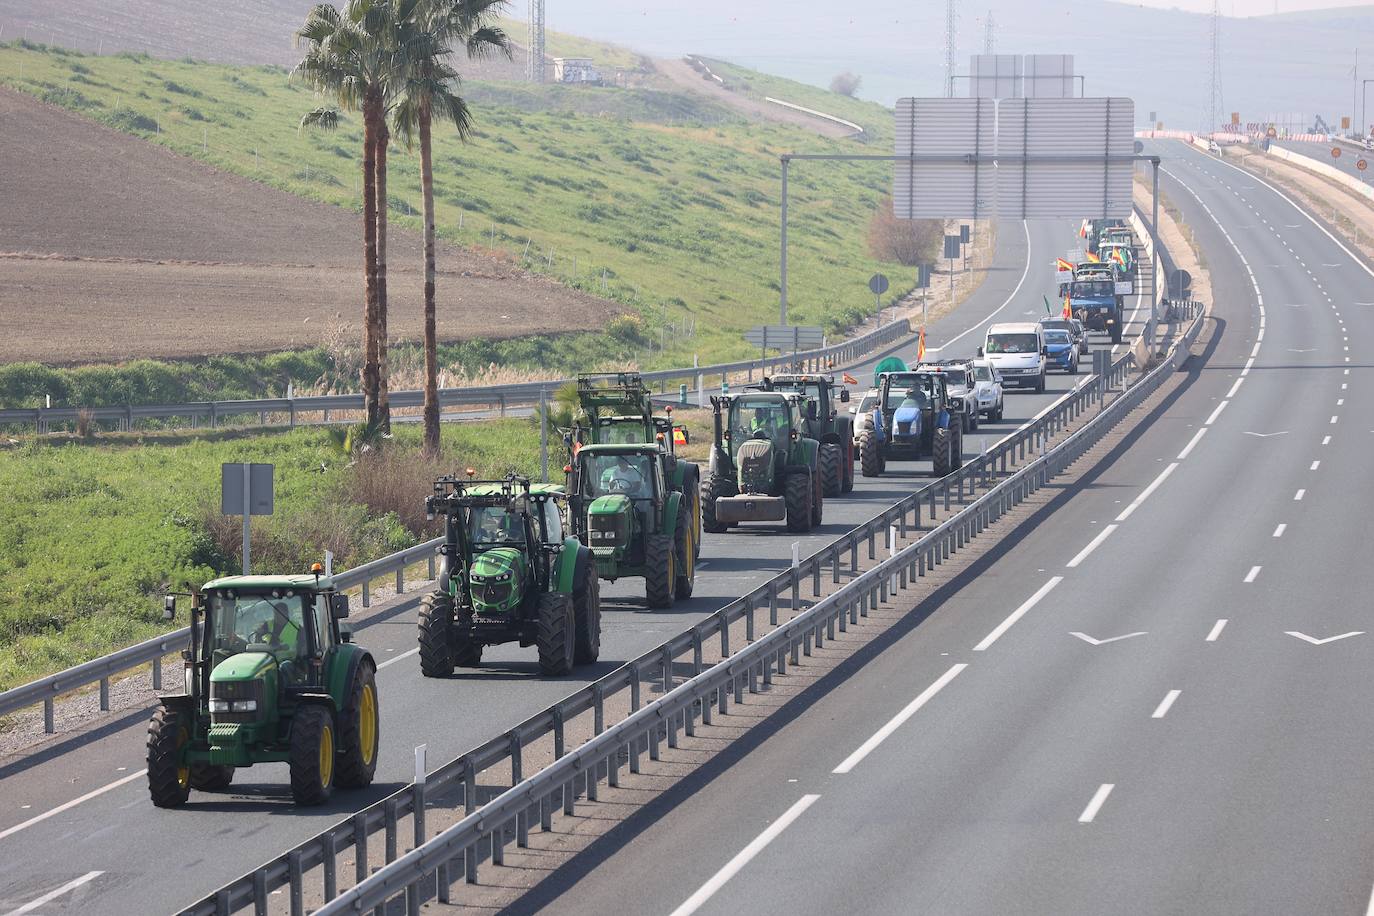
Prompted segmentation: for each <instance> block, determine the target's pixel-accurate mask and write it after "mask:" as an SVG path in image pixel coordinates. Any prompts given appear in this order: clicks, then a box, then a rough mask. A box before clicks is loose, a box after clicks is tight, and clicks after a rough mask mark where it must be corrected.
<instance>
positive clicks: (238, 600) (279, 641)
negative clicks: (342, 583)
mask: <svg viewBox="0 0 1374 916" xmlns="http://www.w3.org/2000/svg"><path fill="white" fill-rule="evenodd" d="M209 604H210V620H211V621H212V630H211V632H210V651H211V653H212V654H215V653H217V654H215V655H214V656H213V657H214V658H215V660H216V663H218V661H220V660H222V659H224V658H227V657H229V656H230V655H237V654H238V653H240V652H268V653H271V654H272V655H275V656H276V657H277V658H278V659H287V658H295V657H297V656H301V655H305V654H306V652H307V646H306V645H305V642H306V640H305V636H304V633H305V600H304V596H303V595H301V594H298V593H292V592H290V591H283V592H279V593H277V595H276V597H274V596H273V593H271V592H268V593H257V594H243V593H241V592H237V591H234V590H225V591H222V592H212V593H211V594H210V602H209Z"/></svg>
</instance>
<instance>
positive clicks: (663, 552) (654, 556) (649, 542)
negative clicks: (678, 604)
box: [644, 534, 677, 608]
mask: <svg viewBox="0 0 1374 916" xmlns="http://www.w3.org/2000/svg"><path fill="white" fill-rule="evenodd" d="M676 547H677V545H676V544H674V543H673V538H672V536H671V535H667V534H649V535H646V536H645V538H644V597H645V599H646V600H647V601H648V604H649V607H652V608H665V607H672V606H673V598H674V597H675V592H676V590H677V550H676Z"/></svg>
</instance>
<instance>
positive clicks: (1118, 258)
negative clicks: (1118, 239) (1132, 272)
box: [1112, 248, 1126, 270]
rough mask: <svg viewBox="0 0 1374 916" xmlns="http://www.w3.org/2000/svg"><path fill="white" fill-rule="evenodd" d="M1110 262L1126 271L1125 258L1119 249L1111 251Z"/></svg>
mask: <svg viewBox="0 0 1374 916" xmlns="http://www.w3.org/2000/svg"><path fill="white" fill-rule="evenodd" d="M1112 260H1113V261H1115V262H1116V263H1117V264H1119V265H1121V269H1122V270H1125V269H1126V258H1125V256H1124V255H1122V253H1121V249H1120V248H1113V249H1112Z"/></svg>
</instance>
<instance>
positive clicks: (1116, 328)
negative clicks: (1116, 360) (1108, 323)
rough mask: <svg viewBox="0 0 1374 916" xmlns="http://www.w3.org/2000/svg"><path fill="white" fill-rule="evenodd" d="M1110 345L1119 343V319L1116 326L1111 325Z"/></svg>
mask: <svg viewBox="0 0 1374 916" xmlns="http://www.w3.org/2000/svg"><path fill="white" fill-rule="evenodd" d="M1112 343H1114V344H1119V343H1121V321H1120V320H1119V319H1118V320H1117V322H1116V324H1113V325H1112Z"/></svg>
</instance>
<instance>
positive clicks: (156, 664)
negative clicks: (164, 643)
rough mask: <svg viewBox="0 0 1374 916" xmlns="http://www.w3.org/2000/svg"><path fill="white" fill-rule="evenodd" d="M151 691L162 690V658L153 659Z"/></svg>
mask: <svg viewBox="0 0 1374 916" xmlns="http://www.w3.org/2000/svg"><path fill="white" fill-rule="evenodd" d="M153 689H154V690H161V689H162V656H161V655H159V656H157V657H156V658H154V659H153Z"/></svg>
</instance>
